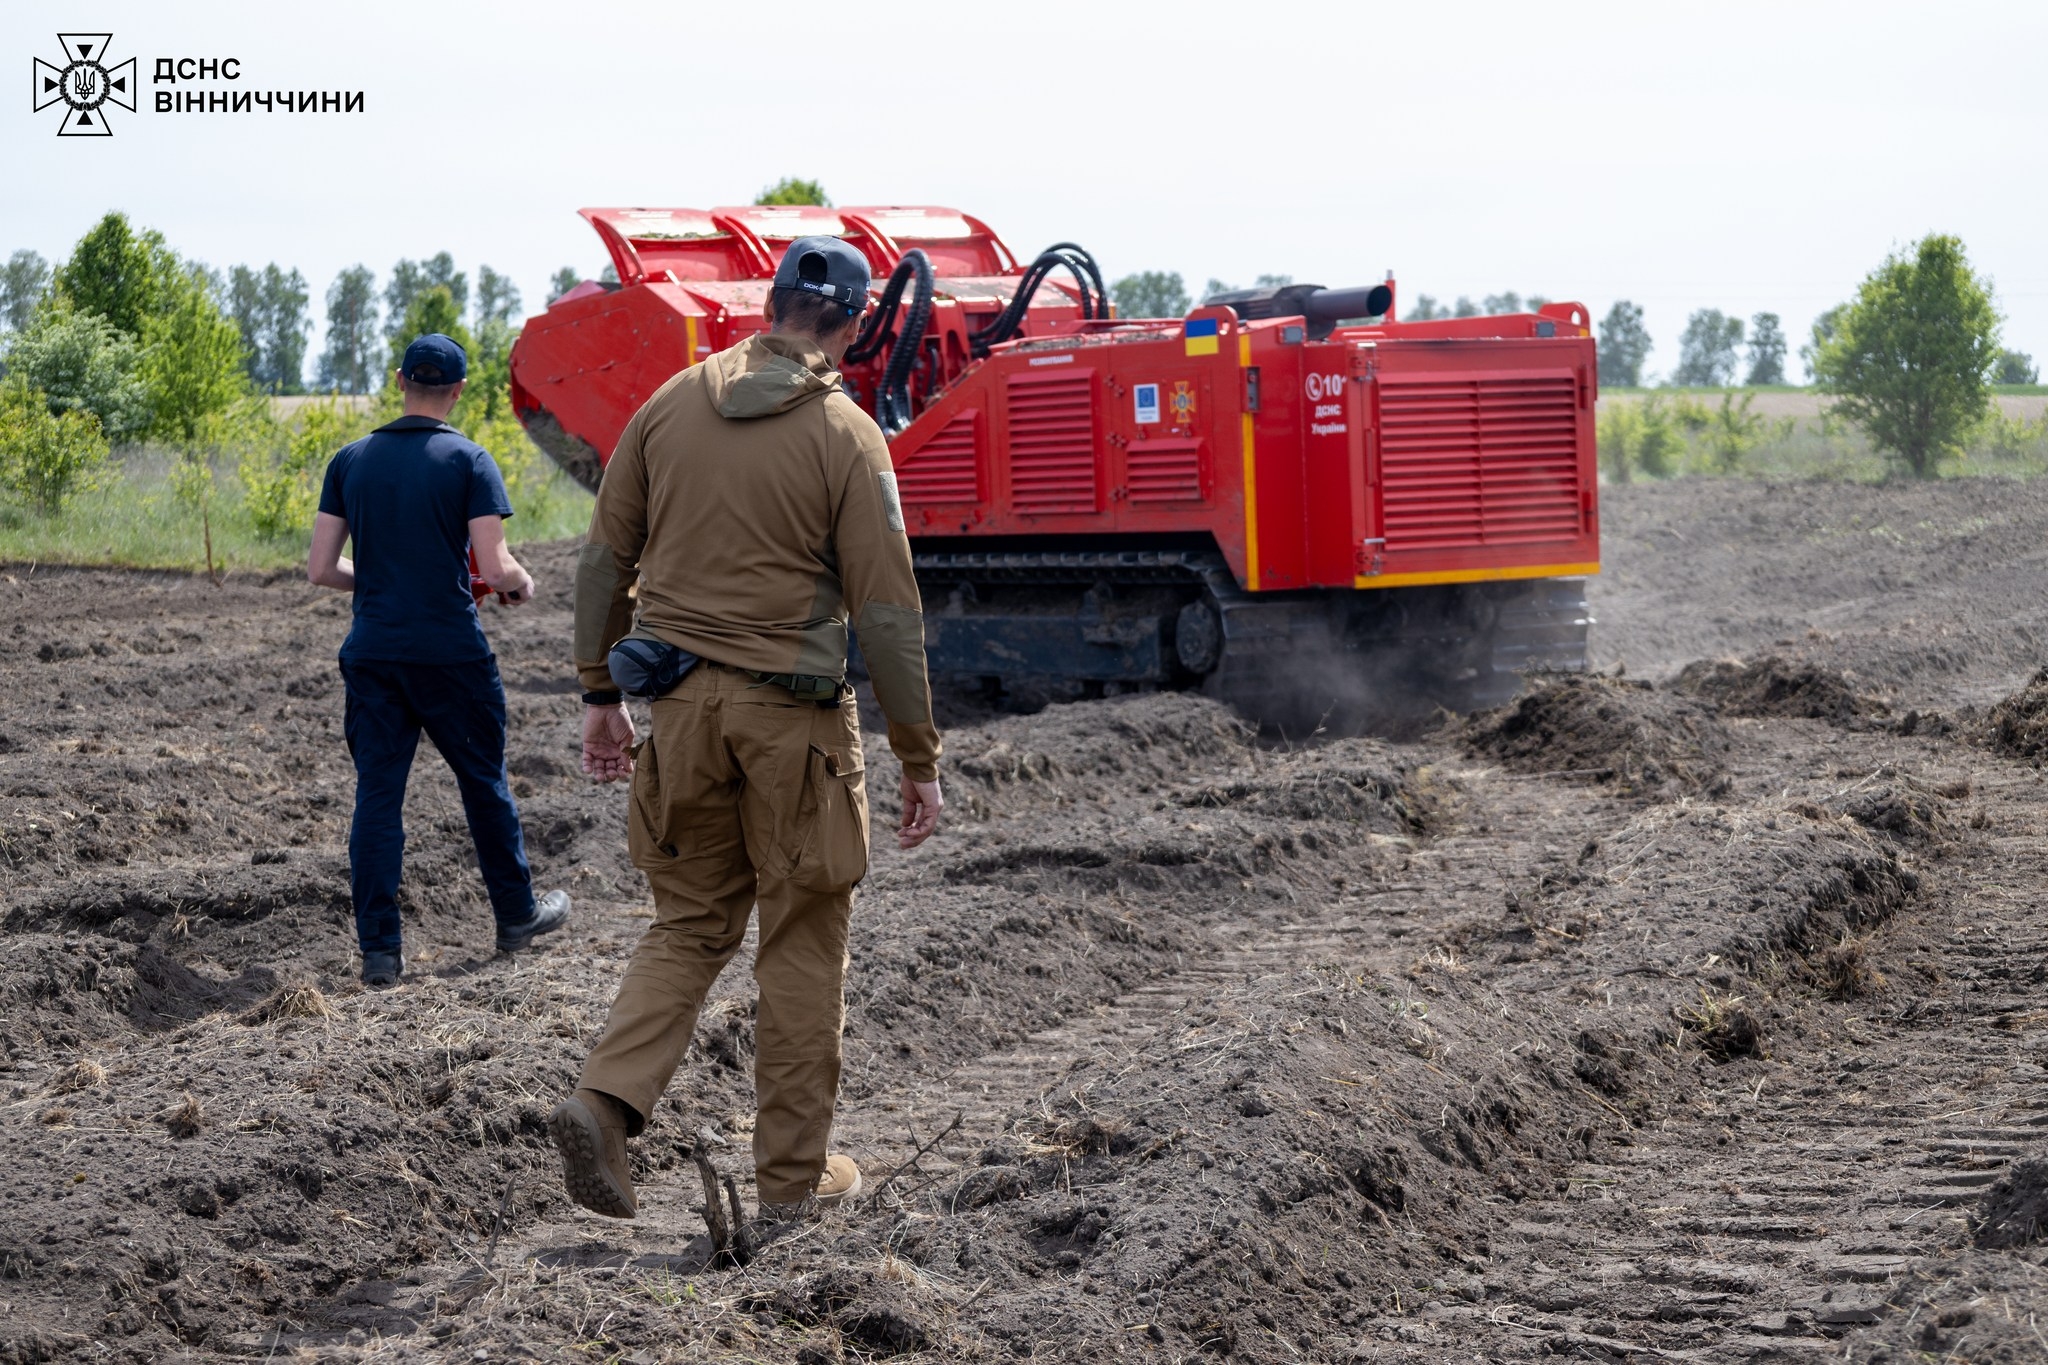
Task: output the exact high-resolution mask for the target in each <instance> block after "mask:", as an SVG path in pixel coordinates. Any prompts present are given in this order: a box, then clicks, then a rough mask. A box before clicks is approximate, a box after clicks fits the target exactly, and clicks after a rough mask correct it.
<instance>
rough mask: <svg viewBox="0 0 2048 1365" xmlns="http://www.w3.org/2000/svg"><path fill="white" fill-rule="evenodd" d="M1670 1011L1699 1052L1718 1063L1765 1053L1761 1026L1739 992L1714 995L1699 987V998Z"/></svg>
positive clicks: (1707, 989) (1703, 987)
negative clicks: (1737, 993) (1736, 993)
mask: <svg viewBox="0 0 2048 1365" xmlns="http://www.w3.org/2000/svg"><path fill="white" fill-rule="evenodd" d="M1671 1013H1672V1014H1673V1015H1674V1016H1675V1017H1676V1018H1677V1020H1678V1022H1679V1024H1680V1025H1681V1026H1682V1027H1683V1028H1684V1029H1685V1033H1686V1036H1687V1037H1689V1038H1691V1039H1692V1040H1693V1042H1694V1043H1695V1044H1697V1045H1698V1047H1699V1049H1700V1051H1702V1052H1704V1053H1706V1054H1707V1056H1709V1057H1711V1058H1713V1059H1714V1060H1715V1061H1717V1062H1732V1061H1734V1060H1735V1059H1736V1058H1738V1057H1761V1056H1764V1055H1765V1054H1764V1026H1763V1022H1762V1021H1761V1020H1759V1019H1758V1018H1757V1017H1756V1015H1754V1014H1752V1013H1751V1012H1750V1009H1749V1007H1748V1006H1747V1005H1745V1004H1743V1003H1742V997H1741V996H1739V995H1721V994H1717V993H1716V992H1714V991H1713V990H1711V989H1709V988H1708V987H1705V986H1702V987H1700V998H1699V999H1698V1000H1696V1001H1694V1002H1692V1003H1691V1004H1688V1005H1679V1006H1677V1007H1676V1008H1674V1009H1673V1010H1672V1011H1671Z"/></svg>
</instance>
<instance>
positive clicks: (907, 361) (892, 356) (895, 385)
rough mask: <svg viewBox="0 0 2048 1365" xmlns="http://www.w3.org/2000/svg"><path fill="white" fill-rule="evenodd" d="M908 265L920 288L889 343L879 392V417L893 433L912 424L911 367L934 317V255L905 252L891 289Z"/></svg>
mask: <svg viewBox="0 0 2048 1365" xmlns="http://www.w3.org/2000/svg"><path fill="white" fill-rule="evenodd" d="M906 268H908V269H909V270H910V271H911V273H912V275H913V276H914V278H915V279H916V281H917V291H916V292H915V293H914V294H912V295H911V297H910V309H909V311H908V312H906V313H905V314H904V315H903V330H902V331H901V332H900V333H898V334H897V337H896V340H894V341H893V342H891V343H890V344H889V364H888V368H886V369H884V370H883V371H882V388H881V391H880V392H879V393H877V394H876V395H875V420H876V421H878V422H880V423H881V426H882V430H883V431H885V432H888V433H889V434H890V435H891V436H893V435H895V434H896V433H897V432H899V431H901V430H903V428H905V427H907V426H909V425H910V419H911V417H912V416H913V415H914V414H913V413H912V412H911V410H910V370H911V367H912V366H913V365H915V364H916V363H917V358H918V354H919V352H921V351H922V350H923V349H924V332H925V328H926V327H927V326H928V325H930V323H931V319H932V292H933V290H932V262H931V258H930V257H929V256H927V255H925V254H924V253H923V252H922V251H919V250H917V249H916V248H915V247H913V248H911V249H910V250H909V251H906V252H904V253H903V259H902V260H901V261H899V262H897V264H896V269H895V272H894V273H893V274H891V275H890V276H889V287H890V288H891V289H896V288H897V281H898V280H900V279H902V278H903V274H904V270H905V269H906ZM897 293H898V295H899V296H900V295H901V293H902V291H901V290H900V289H897Z"/></svg>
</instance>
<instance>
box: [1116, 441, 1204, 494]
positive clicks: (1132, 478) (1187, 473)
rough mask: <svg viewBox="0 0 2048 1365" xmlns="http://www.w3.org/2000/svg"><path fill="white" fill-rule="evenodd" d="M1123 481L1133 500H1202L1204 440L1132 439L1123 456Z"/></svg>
mask: <svg viewBox="0 0 2048 1365" xmlns="http://www.w3.org/2000/svg"><path fill="white" fill-rule="evenodd" d="M1124 483H1125V486H1126V487H1128V488H1129V489H1130V498H1131V501H1132V502H1134V503H1147V502H1195V501H1200V500H1201V496H1202V443H1201V442H1200V441H1199V440H1193V441H1176V440H1166V441H1135V442H1133V443H1132V444H1131V446H1130V449H1129V451H1128V453H1127V454H1126V455H1125V456H1124Z"/></svg>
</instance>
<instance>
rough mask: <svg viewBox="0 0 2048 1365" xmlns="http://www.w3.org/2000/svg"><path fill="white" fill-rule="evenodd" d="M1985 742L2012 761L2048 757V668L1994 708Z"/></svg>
mask: <svg viewBox="0 0 2048 1365" xmlns="http://www.w3.org/2000/svg"><path fill="white" fill-rule="evenodd" d="M1984 738H1985V743H1987V744H1988V745H1990V747H1991V748H1992V749H1994V750H1995V751H1997V752H1998V753H2001V754H2006V755H2009V756H2010V757H2013V758H2040V757H2041V756H2042V755H2044V754H2048V668H2044V669H2042V670H2041V671H2040V672H2038V673H2036V674H2035V675H2034V676H2033V677H2031V678H2029V679H2028V680H2027V685H2026V686H2025V687H2022V688H2021V689H2020V690H2019V691H2017V692H2015V693H2013V694H2012V695H2011V696H2009V697H2007V698H2006V699H2005V700H2004V701H2001V702H1999V703H1998V704H1997V705H1996V706H1994V707H1992V708H1991V714H1990V715H1989V716H1988V717H1986V719H1985V736H1984Z"/></svg>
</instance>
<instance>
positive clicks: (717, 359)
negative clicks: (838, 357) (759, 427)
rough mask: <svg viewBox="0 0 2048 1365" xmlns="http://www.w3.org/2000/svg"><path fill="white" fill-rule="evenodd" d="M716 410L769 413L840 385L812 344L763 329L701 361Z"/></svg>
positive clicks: (747, 415)
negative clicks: (763, 330)
mask: <svg viewBox="0 0 2048 1365" xmlns="http://www.w3.org/2000/svg"><path fill="white" fill-rule="evenodd" d="M704 370H705V382H706V383H708V384H709V385H710V386H711V401H712V402H713V403H715V404H716V405H717V407H718V412H719V415H720V416H722V417H732V418H738V419H746V418H752V417H772V416H774V415H775V414H777V413H781V412H788V411H790V410H791V409H793V408H797V407H801V406H802V405H803V404H805V403H808V402H810V401H811V400H812V399H814V398H821V397H823V396H824V395H826V394H828V393H832V392H835V391H836V390H837V389H838V388H839V372H838V371H837V370H835V369H833V368H832V365H831V362H830V361H828V360H826V359H825V353H824V352H823V351H821V350H819V349H818V347H817V345H816V343H814V342H812V341H810V340H808V339H806V338H803V337H796V336H789V335H786V334H783V333H770V332H763V333H760V334H758V335H756V336H751V337H748V338H747V339H746V340H745V341H743V342H741V343H740V344H739V345H737V346H733V347H729V348H727V349H726V350H723V351H720V352H719V353H718V354H717V355H715V356H712V357H711V358H710V359H709V360H707V361H705V362H704Z"/></svg>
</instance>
